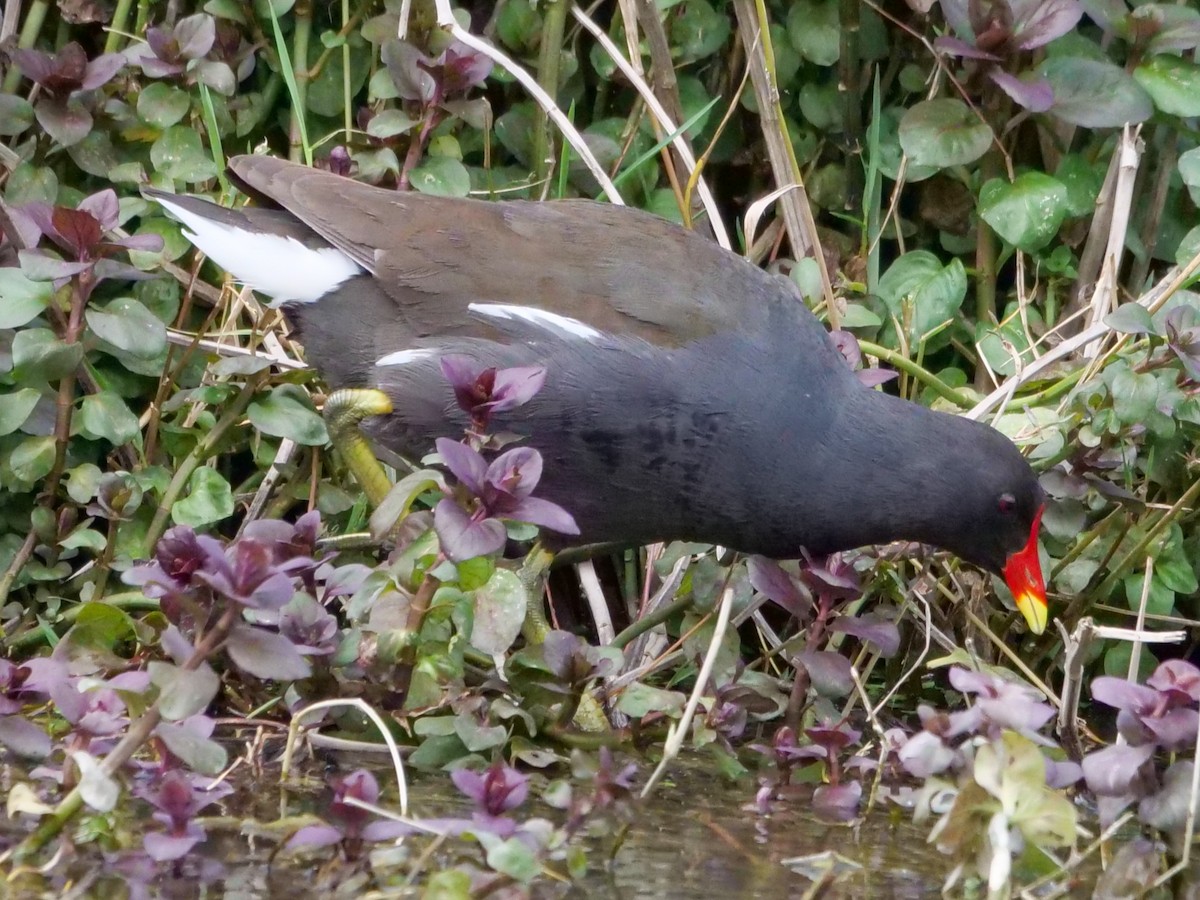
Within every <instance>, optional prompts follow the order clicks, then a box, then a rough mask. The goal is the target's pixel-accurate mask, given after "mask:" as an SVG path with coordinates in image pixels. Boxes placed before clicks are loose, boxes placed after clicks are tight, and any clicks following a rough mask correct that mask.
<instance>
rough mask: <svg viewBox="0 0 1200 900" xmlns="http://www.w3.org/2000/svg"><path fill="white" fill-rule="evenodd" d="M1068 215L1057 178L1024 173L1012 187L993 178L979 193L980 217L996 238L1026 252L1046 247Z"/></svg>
mask: <svg viewBox="0 0 1200 900" xmlns="http://www.w3.org/2000/svg"><path fill="white" fill-rule="evenodd" d="M1066 214H1067V189H1066V187H1064V186H1063V184H1062V182H1061V181H1059V180H1058V179H1057V178H1052V177H1051V176H1049V175H1046V174H1044V173H1042V172H1025V173H1024V174H1022V175H1018V176H1017V179H1016V181H1014V182H1012V183H1011V184H1010V183H1009V182H1007V181H1005V180H1004V179H1003V178H993V179H992V180H991V181H989V182H988V183H987V184H985V185H984V186H983V187H982V188H981V189H980V191H979V215H980V217H981V218H982V219H983V220H984V221H985V222H987V223H988V224H989V225H990V226H992V229H993V230H994V231H995V232H996V234H998V235H1000V237H1002V238H1004V240H1005V241H1007V242H1008V243H1010V244H1012V245H1014V246H1016V247H1019V248H1020V249H1022V250H1025V251H1026V252H1030V253H1032V252H1034V251H1035V250H1040V249H1041V248H1042V247H1044V246H1046V244H1048V243H1049V242H1050V240H1051V238H1053V237H1054V236H1055V235H1056V234H1057V233H1058V229H1059V227H1060V226H1061V225H1062V222H1063V219H1064V218H1065V217H1066Z"/></svg>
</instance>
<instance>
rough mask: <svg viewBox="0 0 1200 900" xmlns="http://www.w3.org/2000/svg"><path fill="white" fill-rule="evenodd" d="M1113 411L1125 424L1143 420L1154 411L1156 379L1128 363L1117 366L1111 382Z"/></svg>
mask: <svg viewBox="0 0 1200 900" xmlns="http://www.w3.org/2000/svg"><path fill="white" fill-rule="evenodd" d="M1111 389H1112V400H1113V412H1114V413H1116V415H1117V418H1118V419H1120V420H1121V421H1122V422H1123V423H1124V424H1126V425H1134V424H1137V423H1139V422H1143V421H1145V420H1146V419H1148V418H1149V417H1150V414H1151V413H1152V412H1154V405H1155V403H1156V402H1157V400H1158V381H1157V380H1156V379H1155V377H1154V376H1153V375H1152V374H1150V373H1149V372H1143V373H1140V374H1139V373H1137V372H1134V371H1133V369H1131V368H1129V366H1128V365H1122V366H1120V367H1119V368H1117V371H1116V373H1115V374H1114V375H1113V378H1112V382H1111Z"/></svg>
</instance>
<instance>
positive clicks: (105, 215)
mask: <svg viewBox="0 0 1200 900" xmlns="http://www.w3.org/2000/svg"><path fill="white" fill-rule="evenodd" d="M75 208H76V210H77V211H78V212H84V213H87V214H88V215H90V216H91V217H92V218H93V219H95V220H96V222H97V223H98V224H99V226H100V230H101V231H111V230H112V229H114V228H116V227H117V224H118V221H117V220H118V217H119V216H120V214H121V208H120V205H119V204H118V203H117V192H116V191H114V190H113V189H112V188H108V189H107V190H103V191H97V192H96V193H95V194H92V195H91V196H89V197H84V198H83V199H82V200H80V201H79V205H78V206H77V207H75Z"/></svg>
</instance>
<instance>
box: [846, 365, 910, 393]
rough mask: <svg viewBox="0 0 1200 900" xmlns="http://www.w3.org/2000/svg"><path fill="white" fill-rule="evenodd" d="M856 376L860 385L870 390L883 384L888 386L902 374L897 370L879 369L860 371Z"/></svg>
mask: <svg viewBox="0 0 1200 900" xmlns="http://www.w3.org/2000/svg"><path fill="white" fill-rule="evenodd" d="M854 374H855V376H856V377H857V378H858V381H859V384H861V385H863V386H864V387H869V388H873V387H878V386H879V385H881V384H887V383H888V382H889V381H892V380H893V379H895V378H898V377H899V375H900V373H899V372H897V371H896V370H895V369H883V368H879V367H876V368H872V369H859V370H858V371H856V372H855V373H854Z"/></svg>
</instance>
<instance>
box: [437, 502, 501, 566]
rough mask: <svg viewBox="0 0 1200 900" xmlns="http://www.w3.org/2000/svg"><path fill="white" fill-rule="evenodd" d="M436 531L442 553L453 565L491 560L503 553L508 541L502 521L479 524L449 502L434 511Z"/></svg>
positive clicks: (441, 503) (455, 504)
mask: <svg viewBox="0 0 1200 900" xmlns="http://www.w3.org/2000/svg"><path fill="white" fill-rule="evenodd" d="M433 528H434V530H435V531H436V532H437V536H438V540H439V541H440V542H441V545H442V551H443V552H444V553H445V554H446V556H447V557H449V558H450V560H451V561H452V562H465V561H466V560H468V559H475V558H476V557H478V556H489V555H491V554H492V553H495V552H497V551H499V550H501V549H503V547H504V542H505V540H506V539H507V537H508V534H507V532H506V531H505V530H504V525H503V523H501V522H500V521H498V520H496V519H483V520H481V521H478V522H476V521H474V520H473V519H472V518H471V517H470V516H468V515H467V514H466V512H464V511H463V509H462V507H460V506H459V505H458V504H457V503H455V502H454V501H453V500H451V499H449V498H446V499H444V500H442V501H441V502H439V503H438V505H437V506H436V507H435V508H434V510H433Z"/></svg>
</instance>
